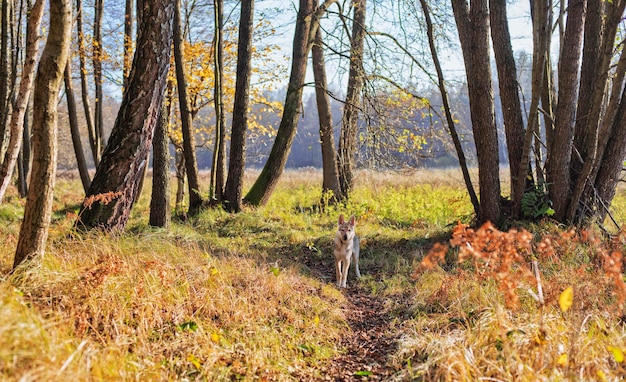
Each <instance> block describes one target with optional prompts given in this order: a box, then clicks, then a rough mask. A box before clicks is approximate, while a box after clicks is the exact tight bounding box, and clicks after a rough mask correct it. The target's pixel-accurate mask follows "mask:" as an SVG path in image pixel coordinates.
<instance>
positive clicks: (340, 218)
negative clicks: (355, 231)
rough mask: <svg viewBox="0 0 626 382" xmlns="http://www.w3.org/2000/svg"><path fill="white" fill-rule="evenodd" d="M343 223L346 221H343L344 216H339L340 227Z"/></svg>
mask: <svg viewBox="0 0 626 382" xmlns="http://www.w3.org/2000/svg"><path fill="white" fill-rule="evenodd" d="M343 223H345V220H344V219H343V214H340V215H339V225H342V224H343Z"/></svg>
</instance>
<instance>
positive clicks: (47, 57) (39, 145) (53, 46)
mask: <svg viewBox="0 0 626 382" xmlns="http://www.w3.org/2000/svg"><path fill="white" fill-rule="evenodd" d="M71 25H72V6H71V4H70V0H51V1H50V31H49V33H48V39H47V41H46V46H45V47H44V50H43V53H42V55H41V59H40V63H39V69H38V70H37V78H36V79H35V91H34V101H33V102H34V107H33V110H34V114H33V159H34V161H33V173H32V176H31V182H30V186H29V191H28V196H27V198H26V206H25V207H24V219H23V220H22V225H21V227H20V236H19V239H18V242H17V248H16V251H15V258H14V262H13V268H17V267H18V266H19V265H20V264H21V263H22V262H24V261H25V260H27V259H30V258H32V257H34V256H36V255H41V254H43V253H44V251H45V246H46V239H47V237H48V227H49V225H50V218H51V214H52V199H53V190H54V180H55V179H54V178H55V175H56V158H57V142H56V131H57V129H56V124H57V104H58V96H59V87H60V85H61V81H62V79H63V70H64V69H65V66H66V63H67V60H68V56H69V50H70V49H69V48H70V41H71V38H70V37H71V36H70V35H71Z"/></svg>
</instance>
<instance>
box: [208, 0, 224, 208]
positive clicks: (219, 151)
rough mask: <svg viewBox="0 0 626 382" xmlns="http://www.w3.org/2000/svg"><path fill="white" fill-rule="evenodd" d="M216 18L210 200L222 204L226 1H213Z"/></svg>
mask: <svg viewBox="0 0 626 382" xmlns="http://www.w3.org/2000/svg"><path fill="white" fill-rule="evenodd" d="M213 8H214V17H215V37H214V46H213V52H214V57H213V64H214V67H213V70H214V77H215V84H214V85H215V86H214V89H213V103H214V106H215V145H214V146H213V161H212V163H213V164H212V168H211V185H210V188H209V198H210V199H211V200H212V201H214V202H217V203H221V201H222V197H223V194H224V184H225V183H226V159H225V158H226V153H225V152H226V114H225V113H224V86H223V84H222V79H223V78H224V37H223V33H224V11H223V8H224V1H223V0H213Z"/></svg>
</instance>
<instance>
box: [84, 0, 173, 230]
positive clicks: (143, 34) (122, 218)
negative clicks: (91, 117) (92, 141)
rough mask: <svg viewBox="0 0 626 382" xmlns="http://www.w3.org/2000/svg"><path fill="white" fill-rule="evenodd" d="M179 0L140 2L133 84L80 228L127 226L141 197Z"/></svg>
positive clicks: (131, 72) (87, 198)
mask: <svg viewBox="0 0 626 382" xmlns="http://www.w3.org/2000/svg"><path fill="white" fill-rule="evenodd" d="M175 1H176V0H152V1H140V2H138V14H139V16H140V17H139V20H140V23H139V28H138V34H137V43H136V46H137V49H136V51H135V56H134V59H133V65H132V68H131V71H130V76H129V80H128V89H127V90H126V92H125V93H124V96H123V98H122V104H121V105H120V110H119V112H118V115H117V119H116V120H115V124H114V126H113V130H112V132H111V137H110V138H109V142H108V143H107V146H106V147H105V150H104V153H103V155H102V161H101V162H100V165H99V166H98V168H97V170H96V174H95V176H94V178H93V180H92V182H91V187H90V188H89V191H88V192H87V196H86V198H85V200H84V202H83V205H82V207H81V210H80V212H79V216H78V219H77V221H76V226H77V227H78V228H81V227H85V228H93V227H99V228H101V229H104V230H106V231H119V230H122V229H124V227H125V226H126V223H127V221H128V218H129V216H130V211H131V209H132V206H133V205H134V203H135V202H136V196H137V191H138V188H139V184H140V182H141V180H142V178H143V172H144V167H145V166H147V163H148V155H149V153H150V147H151V145H152V138H153V132H154V127H155V125H156V124H157V122H158V115H159V110H160V109H161V102H162V100H163V93H164V89H165V84H166V81H167V73H168V70H169V67H170V58H171V52H172V49H171V44H172V36H173V33H174V28H173V20H174V13H175Z"/></svg>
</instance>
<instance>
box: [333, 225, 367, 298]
mask: <svg viewBox="0 0 626 382" xmlns="http://www.w3.org/2000/svg"><path fill="white" fill-rule="evenodd" d="M355 225H356V221H355V218H354V215H353V216H352V217H350V220H349V221H345V220H344V218H343V214H341V215H339V222H338V227H337V234H336V235H335V248H334V251H335V270H336V271H337V287H338V288H345V287H346V281H347V280H348V268H350V261H351V260H353V261H354V268H355V270H356V277H361V271H359V252H360V246H359V237H358V236H357V235H356V232H355V231H354V227H355Z"/></svg>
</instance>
